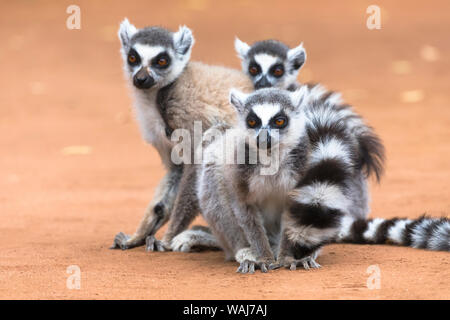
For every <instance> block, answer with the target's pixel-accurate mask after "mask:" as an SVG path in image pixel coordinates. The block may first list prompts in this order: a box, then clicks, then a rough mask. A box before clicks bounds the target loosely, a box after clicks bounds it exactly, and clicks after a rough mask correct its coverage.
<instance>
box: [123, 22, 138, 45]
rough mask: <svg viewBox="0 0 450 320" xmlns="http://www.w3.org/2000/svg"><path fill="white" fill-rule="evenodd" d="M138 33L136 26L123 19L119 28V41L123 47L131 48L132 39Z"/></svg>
mask: <svg viewBox="0 0 450 320" xmlns="http://www.w3.org/2000/svg"><path fill="white" fill-rule="evenodd" d="M136 32H137V29H136V27H135V26H133V25H132V24H131V23H130V21H128V19H127V18H125V19H123V21H122V23H121V24H120V27H119V39H120V42H121V43H122V47H124V48H129V47H130V40H131V37H133V35H134V34H135V33H136Z"/></svg>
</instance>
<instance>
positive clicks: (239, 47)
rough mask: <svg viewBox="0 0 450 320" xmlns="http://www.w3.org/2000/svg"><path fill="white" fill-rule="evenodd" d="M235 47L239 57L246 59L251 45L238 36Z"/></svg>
mask: <svg viewBox="0 0 450 320" xmlns="http://www.w3.org/2000/svg"><path fill="white" fill-rule="evenodd" d="M234 49H235V50H236V52H237V54H238V56H239V58H240V59H241V60H244V59H245V58H246V57H247V53H248V51H249V50H250V46H249V45H248V44H246V43H245V42H243V41H241V40H239V38H238V37H236V39H235V40H234Z"/></svg>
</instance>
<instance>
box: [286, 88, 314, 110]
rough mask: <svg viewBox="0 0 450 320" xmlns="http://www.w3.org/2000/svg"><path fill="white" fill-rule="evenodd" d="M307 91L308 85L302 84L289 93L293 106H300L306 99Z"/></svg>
mask: <svg viewBox="0 0 450 320" xmlns="http://www.w3.org/2000/svg"><path fill="white" fill-rule="evenodd" d="M308 92H309V89H308V86H307V85H303V86H301V87H300V88H299V89H297V90H295V91H293V92H290V93H289V94H290V96H291V101H292V104H293V105H294V107H295V108H298V107H300V106H301V105H302V104H303V103H304V102H305V101H306V98H307V95H308Z"/></svg>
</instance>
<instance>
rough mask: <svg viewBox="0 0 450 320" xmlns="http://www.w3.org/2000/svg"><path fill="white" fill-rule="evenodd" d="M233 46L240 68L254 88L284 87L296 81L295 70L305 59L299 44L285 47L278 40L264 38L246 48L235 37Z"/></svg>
mask: <svg viewBox="0 0 450 320" xmlns="http://www.w3.org/2000/svg"><path fill="white" fill-rule="evenodd" d="M234 46H235V49H236V51H237V53H238V56H239V58H240V59H241V62H242V68H243V71H244V72H245V73H247V74H248V75H249V76H250V78H251V79H252V81H253V85H254V87H255V89H256V90H257V89H261V88H270V87H277V88H281V89H287V88H288V87H289V86H290V85H292V84H294V83H296V81H297V75H298V72H299V70H300V68H301V67H302V66H303V64H304V63H305V60H306V52H305V49H304V48H303V44H300V45H299V46H298V47H296V48H293V49H289V47H288V46H286V45H285V44H283V43H281V42H279V41H276V40H265V41H259V42H256V43H254V44H253V45H252V46H251V47H250V46H249V45H248V44H246V43H245V42H242V41H241V40H239V39H238V38H236V40H235V42H234Z"/></svg>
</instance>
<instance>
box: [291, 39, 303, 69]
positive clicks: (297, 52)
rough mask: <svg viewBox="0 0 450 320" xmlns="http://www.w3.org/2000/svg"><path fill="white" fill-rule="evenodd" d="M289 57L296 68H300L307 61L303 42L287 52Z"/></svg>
mask: <svg viewBox="0 0 450 320" xmlns="http://www.w3.org/2000/svg"><path fill="white" fill-rule="evenodd" d="M287 59H288V61H289V64H290V65H291V66H292V68H293V69H294V70H300V68H301V67H302V66H303V64H304V63H305V61H306V50H305V48H303V42H302V43H300V45H299V46H297V47H295V48H292V49H290V50H289V51H288V52H287Z"/></svg>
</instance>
